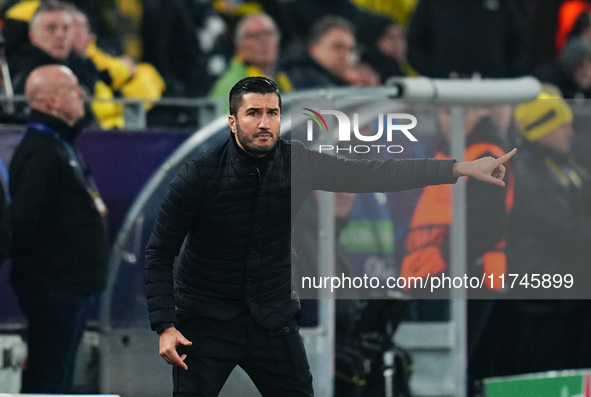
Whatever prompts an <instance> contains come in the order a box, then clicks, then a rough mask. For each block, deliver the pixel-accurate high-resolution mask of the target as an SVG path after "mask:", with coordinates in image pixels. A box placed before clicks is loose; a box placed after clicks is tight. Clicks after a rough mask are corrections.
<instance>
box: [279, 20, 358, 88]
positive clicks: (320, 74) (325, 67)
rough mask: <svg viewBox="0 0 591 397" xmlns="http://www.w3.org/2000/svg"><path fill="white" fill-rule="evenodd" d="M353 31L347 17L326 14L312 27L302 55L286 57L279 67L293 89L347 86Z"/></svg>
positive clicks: (353, 44) (351, 55)
mask: <svg viewBox="0 0 591 397" xmlns="http://www.w3.org/2000/svg"><path fill="white" fill-rule="evenodd" d="M355 46H356V42H355V30H354V27H353V25H352V24H351V23H350V22H348V21H347V20H346V19H343V18H340V17H335V16H327V17H324V18H322V19H320V20H319V21H317V22H316V23H315V24H314V25H313V26H312V28H311V30H310V33H309V38H308V47H307V50H306V53H305V54H304V55H303V56H300V57H296V58H292V59H288V60H285V61H284V63H282V64H281V65H280V67H279V69H281V70H282V71H284V72H285V73H286V74H287V76H288V77H289V79H290V81H291V84H292V85H293V87H294V89H305V88H321V87H336V86H345V85H349V84H350V81H349V80H348V73H349V72H350V71H351V69H352V68H353V54H354V51H355Z"/></svg>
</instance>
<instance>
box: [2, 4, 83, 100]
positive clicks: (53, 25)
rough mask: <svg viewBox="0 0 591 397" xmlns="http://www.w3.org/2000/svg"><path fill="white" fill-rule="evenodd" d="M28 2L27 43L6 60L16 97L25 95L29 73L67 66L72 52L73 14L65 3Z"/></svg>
mask: <svg viewBox="0 0 591 397" xmlns="http://www.w3.org/2000/svg"><path fill="white" fill-rule="evenodd" d="M36 5H37V7H36V8H35V7H34V6H35V4H33V3H31V4H30V6H31V7H30V8H29V10H30V11H32V12H33V16H32V17H31V18H30V19H29V21H30V24H29V39H30V42H28V43H21V44H22V47H21V48H20V50H19V51H18V52H16V53H15V54H13V55H12V56H10V57H9V58H8V65H9V68H10V73H11V78H12V84H13V87H14V91H15V93H17V94H22V93H24V90H25V81H26V79H27V77H28V75H29V73H30V72H31V71H32V70H33V69H35V68H36V67H38V66H42V65H47V64H56V63H58V64H66V63H67V62H68V57H69V56H70V52H71V50H72V40H73V38H74V37H73V34H72V30H71V28H72V15H71V14H70V13H69V12H68V11H67V6H66V4H65V3H62V2H57V1H48V2H44V3H43V7H40V5H41V2H38V3H37V4H36Z"/></svg>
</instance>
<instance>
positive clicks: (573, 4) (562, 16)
mask: <svg viewBox="0 0 591 397" xmlns="http://www.w3.org/2000/svg"><path fill="white" fill-rule="evenodd" d="M590 11H591V3H589V2H588V1H587V0H568V1H564V2H563V3H562V4H561V5H560V8H559V10H558V21H557V25H558V27H557V32H556V38H555V46H556V53H555V54H556V56H557V57H558V56H560V55H561V54H562V51H563V50H564V48H565V46H566V44H567V42H568V41H569V40H571V39H573V38H576V37H582V38H585V39H586V40H591V28H590V26H589V12H590Z"/></svg>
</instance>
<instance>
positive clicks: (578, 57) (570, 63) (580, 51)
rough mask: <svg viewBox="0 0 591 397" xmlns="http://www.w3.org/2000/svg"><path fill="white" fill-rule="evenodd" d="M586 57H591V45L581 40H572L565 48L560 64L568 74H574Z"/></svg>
mask: <svg viewBox="0 0 591 397" xmlns="http://www.w3.org/2000/svg"><path fill="white" fill-rule="evenodd" d="M586 57H591V43H589V42H588V41H587V40H585V39H581V38H576V39H572V40H570V41H569V42H568V43H567V44H566V47H565V48H564V52H563V53H562V56H561V57H560V64H561V65H562V68H563V69H564V70H565V71H566V72H567V73H572V72H573V71H574V70H575V68H576V67H577V66H579V65H580V64H581V62H582V61H583V59H585V58H586Z"/></svg>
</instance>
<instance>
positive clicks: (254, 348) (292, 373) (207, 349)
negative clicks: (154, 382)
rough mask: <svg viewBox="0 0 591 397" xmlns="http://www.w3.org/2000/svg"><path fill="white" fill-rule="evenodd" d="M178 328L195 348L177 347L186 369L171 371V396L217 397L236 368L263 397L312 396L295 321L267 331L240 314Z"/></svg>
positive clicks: (181, 322) (194, 321) (184, 323)
mask: <svg viewBox="0 0 591 397" xmlns="http://www.w3.org/2000/svg"><path fill="white" fill-rule="evenodd" d="M178 329H179V331H180V332H181V333H182V334H183V335H184V336H185V337H186V338H187V339H189V340H190V341H191V342H193V344H192V345H191V346H179V347H178V352H179V354H180V355H182V354H187V358H186V359H185V363H186V364H187V366H188V367H189V369H188V370H184V369H183V368H181V367H177V366H175V367H173V380H174V393H173V395H174V396H175V397H215V396H217V395H218V394H219V392H220V390H221V389H222V387H223V386H224V383H225V382H226V380H227V379H228V376H229V375H230V373H231V372H232V370H233V369H234V367H236V366H237V365H239V366H240V367H241V368H242V369H243V370H244V371H245V372H246V373H247V374H248V376H250V378H251V379H252V381H253V383H254V384H255V386H256V387H257V389H258V390H259V392H260V393H261V394H262V395H263V396H264V397H274V396H277V397H279V396H281V397H290V396H293V397H296V396H298V397H301V396H313V395H314V392H313V389H312V374H311V372H310V366H309V364H308V359H307V357H306V351H305V349H304V345H303V343H302V338H301V336H300V333H299V329H298V326H297V323H296V320H295V319H292V320H290V321H289V322H288V323H287V324H286V325H284V326H283V327H280V328H278V329H272V330H270V329H266V328H263V327H262V326H261V325H260V324H258V323H257V321H256V320H255V319H254V317H252V315H251V314H250V313H249V312H248V311H244V312H242V313H241V314H239V315H238V316H236V317H234V318H232V319H230V320H215V319H212V318H208V317H203V318H199V319H194V318H193V319H191V321H188V322H183V321H182V320H181V321H180V322H179V324H178Z"/></svg>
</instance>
